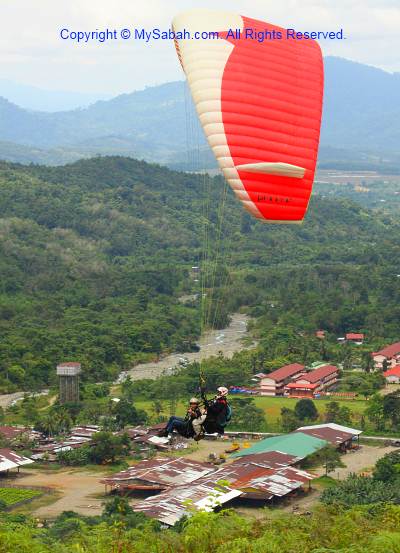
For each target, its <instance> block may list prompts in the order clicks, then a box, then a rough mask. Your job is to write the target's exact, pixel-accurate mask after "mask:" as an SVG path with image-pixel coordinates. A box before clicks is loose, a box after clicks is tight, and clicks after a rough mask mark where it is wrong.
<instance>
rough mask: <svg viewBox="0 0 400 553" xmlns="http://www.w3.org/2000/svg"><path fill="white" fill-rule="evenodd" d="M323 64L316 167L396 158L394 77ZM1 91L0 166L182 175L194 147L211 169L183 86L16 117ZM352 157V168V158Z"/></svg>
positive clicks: (356, 66) (399, 112)
mask: <svg viewBox="0 0 400 553" xmlns="http://www.w3.org/2000/svg"><path fill="white" fill-rule="evenodd" d="M324 64H325V93H324V112H323V125H322V134H321V146H322V148H321V152H320V161H325V162H326V161H327V160H331V159H332V157H331V155H330V153H329V148H328V147H334V148H336V154H335V157H334V158H333V159H336V156H337V154H340V156H341V157H340V159H341V158H342V157H343V160H344V161H346V158H347V155H346V151H344V152H343V151H341V150H343V149H347V150H350V151H352V152H353V151H359V150H360V151H362V153H363V156H362V159H363V161H364V163H365V160H367V161H374V163H376V162H377V158H376V156H375V155H374V156H373V155H372V154H378V156H379V157H383V158H384V159H385V160H386V159H388V158H391V156H393V155H395V154H397V153H398V144H399V140H400V133H399V129H400V108H399V101H398V99H399V97H400V77H399V75H398V74H391V73H387V72H385V71H382V70H380V69H377V68H375V67H370V66H368V65H363V64H360V63H355V62H352V61H350V60H345V59H342V58H335V57H330V56H328V57H326V58H325V60H324ZM132 86H133V87H134V86H135V85H134V82H133V85H132ZM7 90H8V89H7V88H6V87H4V86H3V88H2V86H1V82H0V158H1V159H7V160H10V161H19V162H23V163H25V162H27V161H28V162H29V161H32V162H37V163H46V164H47V163H49V164H62V163H65V162H67V161H69V162H71V161H74V160H76V159H78V158H82V157H89V156H93V155H96V154H103V155H113V154H118V155H126V156H131V157H135V158H143V159H146V160H149V161H157V162H161V163H166V164H168V165H173V166H174V167H183V166H184V164H187V162H188V156H187V150H191V149H193V150H194V153H195V152H196V149H197V147H198V146H199V147H200V148H202V147H203V148H204V159H202V162H201V167H203V166H205V167H208V168H211V167H215V160H214V158H213V156H212V155H208V154H209V150H208V149H207V148H206V142H205V138H204V135H203V133H202V132H201V131H200V132H199V131H198V130H197V129H196V130H194V127H195V126H196V124H197V117H196V115H195V114H194V109H193V106H192V104H191V100H190V94H189V92H188V91H187V90H186V89H185V85H184V83H183V81H178V82H171V83H165V84H162V85H159V86H154V87H149V88H146V89H145V90H141V91H135V92H131V93H129V94H122V95H120V96H117V97H116V98H113V99H111V100H107V101H99V102H96V103H95V104H93V105H91V106H89V107H87V108H84V109H75V110H69V111H60V112H56V113H45V112H41V111H32V110H26V109H23V108H21V107H19V106H18V105H16V103H18V102H17V99H18V97H17V96H14V97H11V96H10V94H8V93H7ZM383 153H385V155H382V154H383ZM353 155H354V156H355V157H356V158H357V159H358V160H359V161H360V153H359V152H358V153H357V152H355V153H354V154H353ZM191 161H193V160H191ZM396 163H397V166H398V159H397V160H396ZM384 165H385V164H384V163H383V166H384ZM195 168H196V166H195ZM383 168H384V167H383ZM192 169H193V163H192Z"/></svg>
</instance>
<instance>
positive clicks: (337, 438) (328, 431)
mask: <svg viewBox="0 0 400 553" xmlns="http://www.w3.org/2000/svg"><path fill="white" fill-rule="evenodd" d="M296 432H303V433H304V434H309V435H310V436H314V437H315V438H321V440H326V441H327V442H330V443H331V444H333V445H341V444H344V443H345V442H348V441H349V440H352V439H353V434H349V433H348V432H342V431H340V430H335V429H334V428H329V427H326V426H325V427H322V428H303V429H302V430H298V431H296Z"/></svg>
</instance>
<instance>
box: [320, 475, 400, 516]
mask: <svg viewBox="0 0 400 553" xmlns="http://www.w3.org/2000/svg"><path fill="white" fill-rule="evenodd" d="M321 501H322V503H325V505H335V504H339V505H342V506H344V507H347V508H349V507H352V506H353V505H375V504H377V503H381V504H384V503H399V501H400V488H399V486H395V485H393V484H388V483H387V482H382V481H380V480H374V479H373V478H371V477H368V476H356V475H355V474H351V475H350V476H348V477H347V478H346V480H343V482H340V483H338V484H337V485H336V486H332V487H330V488H326V489H325V490H324V491H323V492H322V496H321Z"/></svg>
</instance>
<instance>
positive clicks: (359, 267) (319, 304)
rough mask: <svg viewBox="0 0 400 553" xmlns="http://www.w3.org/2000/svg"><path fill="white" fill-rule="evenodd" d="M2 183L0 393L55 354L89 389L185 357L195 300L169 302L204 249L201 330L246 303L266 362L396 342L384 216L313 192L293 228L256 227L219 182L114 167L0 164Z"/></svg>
mask: <svg viewBox="0 0 400 553" xmlns="http://www.w3.org/2000/svg"><path fill="white" fill-rule="evenodd" d="M0 189H1V194H0V275H1V278H0V283H1V290H0V325H1V334H2V341H1V344H0V363H1V366H2V368H3V371H2V375H1V379H0V388H1V390H3V391H6V390H11V391H12V390H14V389H17V388H25V389H29V390H34V389H37V388H40V387H42V386H44V385H48V384H51V383H52V382H54V378H55V376H54V372H55V371H54V367H55V365H56V363H57V362H60V361H63V360H67V359H73V360H79V361H80V362H82V364H83V369H84V379H86V380H92V381H99V380H112V379H113V378H115V376H116V375H117V374H118V372H119V371H120V370H121V369H125V368H128V367H130V366H132V365H133V364H134V363H136V362H138V361H140V360H146V359H150V358H156V357H157V356H158V355H160V354H161V353H162V352H168V351H188V350H190V349H192V348H194V347H195V342H196V339H197V338H198V336H199V332H200V317H199V313H200V310H199V306H198V305H197V303H198V301H197V302H196V301H193V302H186V303H182V302H181V301H179V298H180V297H181V296H182V295H185V294H188V293H189V294H190V293H191V294H193V293H198V292H199V291H200V290H199V286H198V284H196V283H195V282H194V279H193V277H192V276H191V275H190V268H191V267H192V266H193V265H199V264H201V263H202V259H203V258H204V252H205V251H206V253H207V255H209V257H208V262H209V263H211V264H213V263H214V264H216V265H218V267H217V270H215V271H214V272H213V273H212V275H213V280H212V281H210V280H209V281H208V282H205V286H206V287H207V286H208V289H209V290H210V289H211V290H213V291H214V292H213V294H210V295H209V298H208V300H209V302H210V304H211V305H209V306H208V309H209V310H210V313H211V317H210V321H211V322H212V323H214V324H215V326H217V327H218V326H219V327H222V326H223V325H225V324H226V323H227V322H228V320H229V313H231V312H233V311H235V310H237V309H246V310H247V311H248V313H249V314H250V315H251V316H253V317H254V318H255V320H254V323H253V332H254V333H255V335H256V336H257V337H258V338H259V339H260V342H261V344H264V345H263V350H264V351H267V352H268V358H269V360H270V361H272V360H274V359H279V358H281V357H288V356H289V357H290V358H294V357H297V353H298V351H297V350H298V349H299V348H300V349H302V356H303V357H304V355H306V354H307V352H304V348H306V349H307V350H309V351H311V353H312V349H313V348H314V349H315V347H317V346H316V345H315V342H314V346H312V347H311V348H310V346H309V345H307V344H305V342H310V343H311V340H309V339H308V338H307V336H309V335H311V333H313V332H314V330H315V329H316V328H324V329H325V330H327V331H328V332H329V333H331V338H332V340H331V343H332V347H333V344H334V342H335V340H336V334H338V335H341V334H342V333H344V332H346V331H351V330H355V331H365V332H366V333H367V337H368V340H369V344H371V345H372V344H373V345H374V347H377V346H379V345H381V344H384V343H387V342H389V341H390V340H394V339H398V335H397V331H398V320H399V316H400V307H399V305H400V301H399V299H400V298H399V295H400V294H399V286H398V282H399V281H398V276H397V270H396V268H395V266H394V265H393V260H394V259H397V258H398V255H399V251H400V233H399V230H400V224H399V222H398V220H397V218H396V217H395V215H393V217H391V216H390V215H385V214H379V213H376V212H374V211H370V210H368V209H366V208H363V207H360V206H359V205H357V204H354V203H352V202H351V201H349V200H347V199H340V198H329V199H328V198H324V197H319V196H317V197H315V198H314V199H313V200H312V202H311V206H310V210H309V213H308V215H307V218H306V222H305V223H304V224H303V225H300V226H295V227H293V226H281V225H277V226H274V225H265V224H263V223H260V222H258V221H256V220H254V219H252V218H251V217H250V216H249V215H248V214H247V213H246V212H244V211H243V209H242V207H241V206H240V205H239V204H238V202H236V201H235V200H234V198H233V194H231V192H230V191H228V192H227V190H226V185H224V183H223V181H222V179H221V178H220V177H208V176H204V175H194V174H185V173H178V172H174V171H170V170H168V169H166V168H164V167H161V166H159V165H152V164H147V163H145V162H143V161H136V160H132V159H128V158H122V157H104V158H103V157H98V158H93V159H90V160H85V161H79V162H77V163H74V164H72V165H67V166H63V167H44V166H35V165H31V166H22V165H18V164H9V163H5V162H2V163H0ZM204 229H206V230H207V236H208V242H207V243H208V249H207V247H206V246H205V244H204ZM213 255H214V258H213V257H212V256H213ZM206 261H207V260H206ZM206 269H207V267H206ZM206 269H205V272H204V274H206V275H207V270H206ZM210 274H211V273H210ZM205 280H207V279H206V278H205ZM318 347H319V346H318ZM327 347H328V349H329V341H328V345H327ZM313 355H314V357H318V356H319V357H320V355H319V352H318V353H315V352H314V354H312V355H311V357H312V356H313ZM264 358H265V356H264ZM267 368H268V367H267ZM271 368H272V367H271Z"/></svg>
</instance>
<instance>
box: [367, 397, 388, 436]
mask: <svg viewBox="0 0 400 553" xmlns="http://www.w3.org/2000/svg"><path fill="white" fill-rule="evenodd" d="M365 416H366V417H367V419H368V420H369V421H371V422H372V424H373V425H374V426H375V429H376V430H384V429H385V415H384V412H383V396H381V395H380V394H374V395H373V396H372V397H371V399H370V400H369V402H368V407H367V408H366V409H365Z"/></svg>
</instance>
